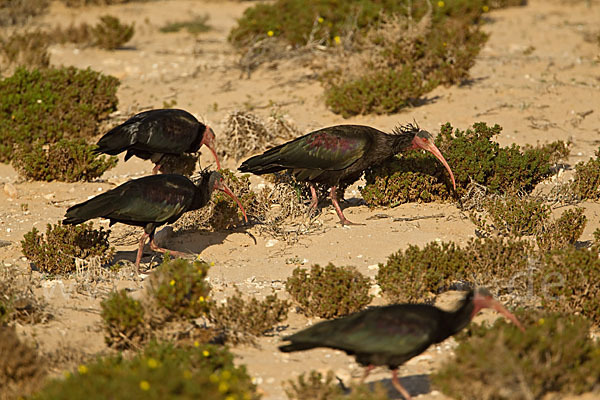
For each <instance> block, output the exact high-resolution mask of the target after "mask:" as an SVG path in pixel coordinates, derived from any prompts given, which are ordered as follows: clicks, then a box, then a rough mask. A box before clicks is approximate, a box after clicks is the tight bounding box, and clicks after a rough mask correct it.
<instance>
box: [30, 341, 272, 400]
mask: <svg viewBox="0 0 600 400" xmlns="http://www.w3.org/2000/svg"><path fill="white" fill-rule="evenodd" d="M259 397H260V396H259V395H258V394H257V392H256V387H255V386H254V385H253V384H252V382H251V378H250V376H249V375H248V373H247V372H246V369H245V367H244V366H239V367H236V366H235V365H234V364H233V355H232V354H231V353H230V352H229V351H228V350H227V349H226V348H223V347H217V346H213V345H202V346H198V347H196V346H184V347H175V346H173V345H172V344H169V343H156V342H152V343H150V344H149V345H148V346H147V347H146V348H145V349H144V351H142V352H140V353H138V354H136V355H135V356H134V357H133V358H132V359H130V360H128V359H125V358H124V357H123V356H122V355H120V354H119V355H112V356H106V357H102V358H98V359H97V360H96V361H94V362H92V363H89V364H86V365H80V366H79V367H78V368H77V371H75V372H73V373H72V374H69V376H68V377H67V378H65V379H54V380H52V381H50V382H49V383H48V384H47V385H46V386H45V387H44V388H43V389H42V390H41V391H40V392H39V393H37V394H36V395H35V396H34V397H33V398H34V399H38V400H43V399H53V400H60V399H83V398H85V399H89V400H95V399H107V398H126V399H131V400H137V399H140V400H142V399H143V400H148V399H166V398H177V399H214V400H230V399H247V400H254V399H258V398H259Z"/></svg>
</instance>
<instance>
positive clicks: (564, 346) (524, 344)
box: [432, 311, 600, 400]
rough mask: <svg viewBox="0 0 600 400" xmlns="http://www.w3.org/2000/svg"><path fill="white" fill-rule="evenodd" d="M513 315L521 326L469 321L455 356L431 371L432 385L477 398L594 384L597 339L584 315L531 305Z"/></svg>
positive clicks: (599, 363)
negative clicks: (531, 308) (541, 309)
mask: <svg viewBox="0 0 600 400" xmlns="http://www.w3.org/2000/svg"><path fill="white" fill-rule="evenodd" d="M518 318H519V319H520V320H521V322H522V323H523V325H524V326H526V327H527V330H526V331H525V332H521V331H520V330H518V329H517V328H516V327H515V326H514V325H512V324H509V323H507V322H506V321H504V320H503V319H499V320H498V321H497V322H496V323H495V324H494V326H492V327H478V326H474V325H471V327H470V328H469V329H468V331H467V332H466V333H464V334H461V335H459V336H458V338H459V340H460V345H459V346H458V347H457V348H456V349H455V353H456V357H455V358H454V359H453V360H451V361H449V362H448V363H447V364H446V365H445V366H444V367H442V369H441V370H440V371H438V372H436V373H435V374H434V375H433V377H432V381H433V385H434V386H436V387H438V388H439V389H440V390H441V391H442V392H444V393H445V394H446V395H448V396H451V397H453V398H457V399H477V400H491V399H511V400H520V399H541V398H544V395H546V394H548V393H553V394H560V395H559V397H562V396H564V395H567V394H581V393H586V392H590V391H595V392H597V391H598V390H600V388H599V387H598V382H599V381H600V345H599V344H598V343H597V342H595V341H593V340H592V339H591V338H590V336H589V328H590V325H589V323H588V322H587V321H586V320H585V319H584V318H582V317H580V316H575V315H564V314H550V313H540V312H532V311H527V312H523V313H520V314H518ZM461 338H462V339H461Z"/></svg>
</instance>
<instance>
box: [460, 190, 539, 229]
mask: <svg viewBox="0 0 600 400" xmlns="http://www.w3.org/2000/svg"><path fill="white" fill-rule="evenodd" d="M483 208H484V211H485V214H484V216H478V217H476V216H475V215H474V214H471V219H472V220H473V222H474V223H475V225H477V227H478V228H479V229H481V230H482V231H483V232H486V233H488V234H489V233H499V234H501V235H505V236H512V237H521V236H528V235H534V234H536V233H538V232H540V231H541V230H542V226H543V225H544V224H546V223H547V221H548V219H549V218H550V207H549V206H547V205H546V204H544V203H543V200H542V199H536V198H526V197H520V196H517V195H507V196H503V197H491V198H488V199H487V200H485V201H484V203H483ZM488 218H489V219H490V221H488Z"/></svg>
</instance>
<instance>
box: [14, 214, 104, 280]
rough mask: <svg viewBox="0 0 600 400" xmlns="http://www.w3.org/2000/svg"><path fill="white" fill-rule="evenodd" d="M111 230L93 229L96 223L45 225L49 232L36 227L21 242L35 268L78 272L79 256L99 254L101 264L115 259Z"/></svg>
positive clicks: (51, 272)
mask: <svg viewBox="0 0 600 400" xmlns="http://www.w3.org/2000/svg"><path fill="white" fill-rule="evenodd" d="M108 235H110V231H105V230H104V228H102V227H101V228H100V229H99V230H98V229H94V228H93V224H92V223H91V222H90V223H89V224H80V225H50V224H47V225H46V235H44V234H42V233H40V232H39V231H38V230H37V229H36V228H33V229H32V230H31V231H29V232H28V233H26V234H25V235H24V236H23V240H22V241H21V248H22V251H23V255H25V257H27V258H28V259H29V261H30V262H31V263H32V264H33V265H35V267H36V268H37V269H38V270H40V271H42V272H46V273H49V274H68V273H71V272H75V270H76V263H75V260H76V259H83V260H89V259H91V258H95V257H98V258H99V262H100V264H105V263H107V262H109V261H110V260H112V258H113V254H114V251H115V250H114V248H113V247H110V244H109V242H108Z"/></svg>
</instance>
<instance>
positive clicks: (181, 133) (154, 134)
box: [97, 109, 205, 160]
mask: <svg viewBox="0 0 600 400" xmlns="http://www.w3.org/2000/svg"><path fill="white" fill-rule="evenodd" d="M203 129H205V128H204V126H203V125H202V124H200V123H199V122H198V120H197V119H196V118H195V117H194V116H193V115H192V114H190V113H188V112H187V111H184V110H177V109H166V110H150V111H145V112H142V113H139V114H137V115H134V116H133V117H131V118H130V119H128V120H127V121H125V122H124V123H123V124H121V125H119V126H117V127H115V128H113V129H111V130H110V131H109V132H108V133H106V134H105V135H104V136H103V137H102V138H101V139H100V140H99V141H98V150H97V151H98V152H101V153H106V154H111V155H116V154H119V153H121V152H122V151H125V150H129V151H128V153H127V155H126V157H125V158H126V160H127V159H128V158H130V157H131V156H132V155H138V156H140V157H142V158H149V157H150V155H151V153H155V152H156V153H170V154H181V153H185V152H190V153H191V152H195V151H197V150H198V149H199V147H200V142H201V141H202V134H203ZM138 153H139V154H138Z"/></svg>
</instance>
